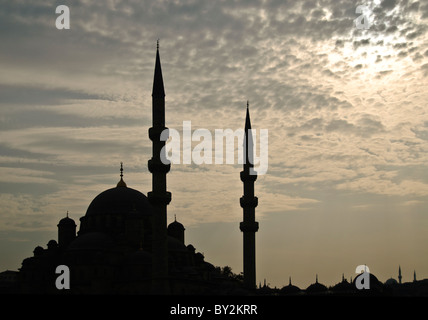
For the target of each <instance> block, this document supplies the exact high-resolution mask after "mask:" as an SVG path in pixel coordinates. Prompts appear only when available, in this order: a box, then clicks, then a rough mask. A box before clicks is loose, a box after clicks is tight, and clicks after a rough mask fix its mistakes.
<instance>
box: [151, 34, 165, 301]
mask: <svg viewBox="0 0 428 320" xmlns="http://www.w3.org/2000/svg"><path fill="white" fill-rule="evenodd" d="M163 130H168V128H166V127H165V91H164V86H163V78H162V68H161V63H160V58H159V40H158V42H157V49H156V64H155V72H154V79H153V91H152V127H151V128H150V129H149V138H150V140H152V145H153V155H152V158H151V159H150V160H149V161H148V168H149V171H150V172H151V173H152V191H151V192H148V194H147V197H148V199H149V201H150V203H151V205H152V206H153V208H154V211H155V212H154V216H153V231H152V232H153V235H152V243H153V247H152V249H153V252H152V256H153V263H152V264H153V269H152V277H153V281H152V293H154V294H169V293H170V290H169V282H168V242H167V240H168V238H167V229H166V227H167V226H166V222H167V209H166V208H167V205H168V204H169V203H170V201H171V193H170V192H168V191H167V190H166V174H167V173H168V172H169V170H170V167H171V164H170V163H169V161H166V160H165V159H166V155H165V154H163V155H162V154H161V153H162V152H163V153H165V148H164V146H165V141H161V140H160V136H161V133H162V131H163ZM162 160H163V161H162Z"/></svg>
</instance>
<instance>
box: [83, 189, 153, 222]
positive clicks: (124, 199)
mask: <svg viewBox="0 0 428 320" xmlns="http://www.w3.org/2000/svg"><path fill="white" fill-rule="evenodd" d="M130 212H136V213H138V214H143V215H150V214H151V213H152V207H151V205H150V202H149V200H148V199H147V197H146V196H145V195H144V194H142V193H141V192H140V191H137V190H134V189H132V188H128V187H125V186H117V187H116V188H111V189H108V190H106V191H104V192H101V193H100V194H99V195H98V196H96V197H95V199H94V200H92V202H91V204H90V205H89V207H88V210H87V211H86V216H92V215H100V214H103V215H111V214H113V215H116V214H127V213H130Z"/></svg>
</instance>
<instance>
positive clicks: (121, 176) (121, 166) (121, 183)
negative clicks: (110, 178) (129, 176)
mask: <svg viewBox="0 0 428 320" xmlns="http://www.w3.org/2000/svg"><path fill="white" fill-rule="evenodd" d="M117 187H126V183H125V181H123V162H121V163H120V181H119V182H118V183H117Z"/></svg>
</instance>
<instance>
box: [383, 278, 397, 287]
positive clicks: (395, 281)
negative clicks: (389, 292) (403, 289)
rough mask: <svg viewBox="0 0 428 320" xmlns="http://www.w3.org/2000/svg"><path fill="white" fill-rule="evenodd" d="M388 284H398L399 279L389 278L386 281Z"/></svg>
mask: <svg viewBox="0 0 428 320" xmlns="http://www.w3.org/2000/svg"><path fill="white" fill-rule="evenodd" d="M384 284H385V285H386V286H394V285H397V284H398V281H397V280H395V279H394V278H389V279H388V280H386V281H385V283H384Z"/></svg>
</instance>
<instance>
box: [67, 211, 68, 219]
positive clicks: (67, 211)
mask: <svg viewBox="0 0 428 320" xmlns="http://www.w3.org/2000/svg"><path fill="white" fill-rule="evenodd" d="M67 218H68V210H67Z"/></svg>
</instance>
